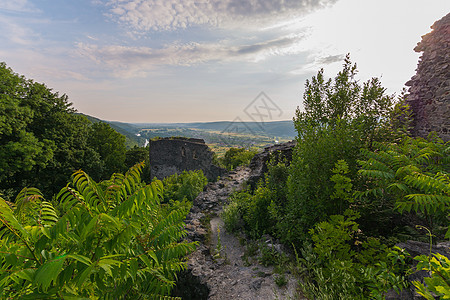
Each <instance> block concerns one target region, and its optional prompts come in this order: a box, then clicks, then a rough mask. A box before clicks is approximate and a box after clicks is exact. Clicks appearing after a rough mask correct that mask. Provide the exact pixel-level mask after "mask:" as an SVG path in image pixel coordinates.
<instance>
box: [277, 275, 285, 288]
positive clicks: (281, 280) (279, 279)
mask: <svg viewBox="0 0 450 300" xmlns="http://www.w3.org/2000/svg"><path fill="white" fill-rule="evenodd" d="M274 280H275V283H276V285H277V286H278V287H283V286H285V285H286V284H287V283H288V280H287V278H286V276H284V274H282V275H278V276H275V278H274Z"/></svg>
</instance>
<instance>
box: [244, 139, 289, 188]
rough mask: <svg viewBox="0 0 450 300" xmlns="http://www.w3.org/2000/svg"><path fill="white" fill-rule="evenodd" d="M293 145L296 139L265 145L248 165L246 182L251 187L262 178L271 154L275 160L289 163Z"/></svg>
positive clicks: (254, 186)
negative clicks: (248, 170) (248, 171)
mask: <svg viewBox="0 0 450 300" xmlns="http://www.w3.org/2000/svg"><path fill="white" fill-rule="evenodd" d="M295 145H297V142H296V141H290V142H287V143H282V144H278V145H273V146H269V147H266V148H264V150H263V151H262V152H260V153H258V154H256V155H255V156H254V157H253V159H252V161H251V162H250V166H249V167H250V169H251V172H250V176H249V179H248V181H247V183H248V184H249V185H250V186H251V188H252V189H253V188H256V184H257V183H258V181H259V180H260V179H263V178H264V174H265V173H266V172H267V171H268V168H267V162H268V161H269V159H271V158H272V157H273V156H275V159H276V160H282V159H284V160H285V161H286V163H287V164H290V162H291V161H292V151H293V150H294V147H295Z"/></svg>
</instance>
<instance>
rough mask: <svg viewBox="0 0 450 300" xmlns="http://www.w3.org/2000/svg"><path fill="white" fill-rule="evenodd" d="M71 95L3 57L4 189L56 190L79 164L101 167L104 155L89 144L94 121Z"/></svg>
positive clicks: (0, 183) (0, 132)
mask: <svg viewBox="0 0 450 300" xmlns="http://www.w3.org/2000/svg"><path fill="white" fill-rule="evenodd" d="M71 106H72V104H71V103H70V102H69V101H68V97H67V96H66V95H62V96H60V95H59V94H58V93H54V92H52V90H51V89H49V88H47V87H46V86H45V85H44V84H40V83H36V82H33V81H32V80H27V79H25V77H23V76H19V75H17V74H15V73H14V72H13V71H12V70H11V69H10V68H8V67H6V64H5V63H0V189H1V190H3V191H5V190H6V191H8V190H12V191H13V192H17V191H18V190H17V188H18V187H20V186H37V187H39V188H41V189H42V190H44V191H45V192H46V193H48V194H46V195H52V194H53V193H54V192H56V191H57V190H56V188H55V186H61V185H63V184H64V183H65V182H66V181H67V179H68V178H69V177H70V175H71V174H72V173H73V171H74V170H77V169H80V168H81V167H83V168H84V169H85V170H87V171H90V172H92V173H93V174H94V173H95V171H96V170H99V168H100V160H99V158H100V157H99V155H98V154H97V153H96V152H95V151H94V150H93V149H92V148H89V147H88V145H87V136H88V134H89V122H88V121H87V120H86V118H84V117H82V116H77V115H75V114H74V112H75V110H74V109H73V108H72V107H71Z"/></svg>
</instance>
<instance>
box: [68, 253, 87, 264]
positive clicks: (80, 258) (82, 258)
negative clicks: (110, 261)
mask: <svg viewBox="0 0 450 300" xmlns="http://www.w3.org/2000/svg"><path fill="white" fill-rule="evenodd" d="M66 257H67V258H73V259H75V260H76V261H79V262H81V263H83V264H85V265H87V266H90V265H91V264H92V262H91V260H90V259H89V258H88V257H86V256H83V255H79V254H67V256H66Z"/></svg>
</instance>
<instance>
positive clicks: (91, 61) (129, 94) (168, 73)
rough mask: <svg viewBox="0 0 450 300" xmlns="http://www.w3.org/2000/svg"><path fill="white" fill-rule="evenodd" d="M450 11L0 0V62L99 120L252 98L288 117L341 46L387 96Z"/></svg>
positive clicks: (163, 117)
mask: <svg viewBox="0 0 450 300" xmlns="http://www.w3.org/2000/svg"><path fill="white" fill-rule="evenodd" d="M449 12H450V1H448V0H428V1H423V0H377V1H374V0H371V1H369V0H182V1H180V0H179V1H175V0H76V1H74V0H0V41H1V42H0V61H4V62H5V63H6V64H7V66H8V67H10V68H12V69H13V71H14V72H16V73H18V74H21V75H24V76H25V77H27V78H29V79H33V80H35V81H37V82H41V83H45V84H46V85H47V86H48V87H49V88H51V89H53V91H55V92H59V93H60V94H67V95H68V96H69V100H70V101H71V102H72V103H73V106H74V108H76V109H77V110H78V111H79V112H82V113H85V114H89V115H92V116H95V117H98V118H101V119H103V120H110V121H122V122H133V123H138V122H141V123H170V122H207V121H232V120H235V119H236V118H238V119H241V120H244V121H248V120H252V115H251V114H248V113H246V112H248V107H249V106H252V105H253V107H254V108H257V107H260V106H258V101H259V102H261V101H266V102H267V103H271V105H272V107H276V111H274V113H273V114H270V112H269V111H268V112H269V114H267V115H270V117H269V119H270V120H289V119H292V117H293V115H294V113H295V109H296V107H297V106H300V108H301V103H302V93H303V90H304V85H305V81H306V79H309V78H311V77H312V76H314V75H315V74H316V73H317V71H318V70H319V69H320V68H324V70H325V75H326V76H328V77H334V76H335V75H336V73H337V72H338V71H339V70H340V68H341V66H342V63H343V59H344V57H345V55H346V54H347V53H350V57H351V60H352V61H353V62H356V63H357V65H358V70H359V74H358V80H360V81H365V80H367V79H369V78H371V77H380V78H381V82H382V84H383V86H384V87H386V88H387V92H388V93H390V94H393V93H395V94H397V95H398V94H399V93H400V92H401V90H402V89H403V87H404V84H405V82H407V81H408V80H409V79H410V78H411V76H413V75H414V74H415V69H416V67H417V62H418V58H419V53H416V52H414V51H413V48H414V47H415V45H416V44H417V43H418V42H419V41H420V39H421V36H422V35H424V34H426V33H428V32H430V30H431V29H430V26H431V25H432V24H433V23H434V22H435V21H437V20H439V19H441V18H442V17H443V16H445V15H446V14H447V13H449ZM261 95H264V97H266V98H264V99H265V100H264V99H263V100H261V99H260V97H261ZM275 112H276V113H275ZM266 120H267V119H266Z"/></svg>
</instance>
